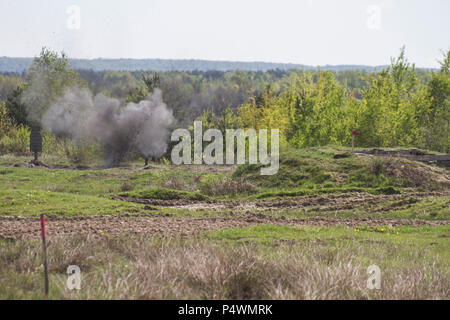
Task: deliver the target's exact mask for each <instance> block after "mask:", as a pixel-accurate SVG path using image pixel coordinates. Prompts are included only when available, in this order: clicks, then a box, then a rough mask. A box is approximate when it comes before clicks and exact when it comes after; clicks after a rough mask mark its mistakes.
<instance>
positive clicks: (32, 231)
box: [0, 215, 450, 239]
mask: <svg viewBox="0 0 450 320" xmlns="http://www.w3.org/2000/svg"><path fill="white" fill-rule="evenodd" d="M260 224H273V225H290V226H305V225H316V226H347V227H358V226H380V225H386V226H392V227H396V226H401V225H410V226H424V225H427V226H439V225H449V224H450V221H428V220H413V219H411V220H407V219H370V218H328V217H311V218H298V219H283V218H272V217H260V218H257V217H250V218H239V219H237V218H163V217H154V216H153V217H152V216H150V215H144V216H134V215H118V216H89V217H70V218H64V217H48V219H47V234H48V236H49V237H53V236H58V235H74V234H80V235H94V236H95V235H96V236H103V235H113V236H118V235H127V234H128V235H148V236H150V237H158V238H171V237H188V236H192V235H194V234H198V233H202V232H205V231H212V230H218V229H227V228H234V227H248V226H254V225H260ZM39 237H40V222H39V218H36V217H6V216H3V217H0V238H3V239H21V238H39Z"/></svg>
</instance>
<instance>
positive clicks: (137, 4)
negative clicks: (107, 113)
mask: <svg viewBox="0 0 450 320" xmlns="http://www.w3.org/2000/svg"><path fill="white" fill-rule="evenodd" d="M78 10H79V11H78ZM78 13H79V14H78ZM449 16H450V1H448V0H422V1H420V0H370V1H369V0H339V1H338V0H303V1H300V0H297V1H295V0H290V1H288V0H276V1H275V0H272V1H267V0H221V1H215V0H184V1H182V0H163V1H159V0H127V1H125V0H95V1H93V0H69V1H66V0H0V56H15V57H33V56H36V55H38V54H39V52H40V49H41V47H42V46H47V47H50V48H51V49H53V50H57V51H61V50H64V51H65V52H66V53H67V54H68V55H69V57H71V58H99V57H103V58H166V59H208V60H234V61H268V62H292V63H302V64H308V65H324V64H365V65H383V64H388V63H389V61H390V60H389V59H390V57H391V56H396V55H397V54H398V52H399V48H400V47H401V46H403V45H405V46H406V53H407V56H408V58H409V60H410V61H412V62H415V63H416V65H417V66H419V67H437V63H436V59H438V58H440V57H441V53H440V50H447V49H450V36H449V35H450V19H449ZM78 17H79V19H78Z"/></svg>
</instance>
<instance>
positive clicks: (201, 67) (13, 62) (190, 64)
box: [0, 57, 385, 72]
mask: <svg viewBox="0 0 450 320" xmlns="http://www.w3.org/2000/svg"><path fill="white" fill-rule="evenodd" d="M69 61H70V64H71V65H72V68H74V69H78V70H80V69H87V70H93V71H104V70H117V71H139V70H153V71H195V70H197V71H210V70H217V71H231V70H247V71H267V70H275V69H280V70H290V69H300V70H301V69H302V68H304V69H306V70H307V69H316V68H317V67H314V66H307V65H301V64H291V63H272V62H235V61H209V60H170V59H93V60H88V59H69ZM32 62H33V58H10V57H0V72H23V71H25V70H27V69H28V67H29V66H30V64H31V63H32ZM384 67H385V66H378V67H371V66H363V65H337V66H330V65H326V66H321V67H320V68H321V69H323V70H332V71H341V70H365V71H367V72H371V71H373V70H374V69H375V68H376V69H377V70H381V69H383V68H384Z"/></svg>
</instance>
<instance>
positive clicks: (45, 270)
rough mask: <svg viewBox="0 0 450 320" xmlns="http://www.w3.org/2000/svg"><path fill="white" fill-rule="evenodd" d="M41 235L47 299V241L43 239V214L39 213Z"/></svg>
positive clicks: (46, 295)
mask: <svg viewBox="0 0 450 320" xmlns="http://www.w3.org/2000/svg"><path fill="white" fill-rule="evenodd" d="M41 236H42V249H43V260H44V281H45V298H46V299H47V300H48V268H47V243H46V241H45V216H44V215H43V214H41Z"/></svg>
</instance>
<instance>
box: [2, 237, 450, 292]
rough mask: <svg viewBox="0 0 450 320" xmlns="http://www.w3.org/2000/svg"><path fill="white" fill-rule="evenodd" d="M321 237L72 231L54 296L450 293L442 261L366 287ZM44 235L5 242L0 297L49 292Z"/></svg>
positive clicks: (58, 256)
mask: <svg viewBox="0 0 450 320" xmlns="http://www.w3.org/2000/svg"><path fill="white" fill-rule="evenodd" d="M365 250H374V248H371V247H367V246H365V247H364V246H361V245H360V246H352V247H350V246H348V247H342V248H339V250H337V249H336V248H335V247H324V246H321V245H318V244H317V243H312V242H309V243H308V242H307V243H302V244H301V245H297V244H287V245H282V246H279V247H277V250H273V248H267V247H261V246H258V245H256V244H245V245H230V244H218V243H212V242H207V241H204V240H188V241H169V242H161V241H158V242H151V241H149V240H147V239H142V238H136V239H111V238H108V237H101V238H92V237H87V238H86V237H65V238H60V239H55V241H53V242H52V243H51V244H50V246H49V266H50V272H51V275H50V280H51V284H50V286H51V297H52V298H58V299H60V298H62V299H78V298H81V299H372V298H376V299H449V298H450V292H449V290H450V289H449V283H450V275H449V273H448V272H447V271H446V269H445V268H444V267H442V265H441V264H439V263H435V262H432V263H431V262H430V263H429V262H424V263H421V264H411V265H409V266H408V267H396V268H394V267H386V266H385V267H383V274H382V289H381V290H368V289H367V288H366V281H367V274H366V269H367V266H368V264H369V263H366V262H362V261H361V259H359V258H358V255H359V254H361V253H362V252H363V251H365ZM40 259H41V247H40V243H39V241H34V242H17V243H7V244H2V246H1V247H0V267H1V269H0V270H1V271H0V298H3V299H4V298H14V299H23V298H36V297H38V298H39V297H40V298H42V294H41V291H42V267H39V266H40ZM71 264H75V265H78V266H79V267H80V268H81V272H82V284H81V286H82V289H81V290H80V291H79V292H77V291H68V290H67V289H66V287H65V285H66V280H67V275H66V274H65V270H66V268H67V266H68V265H71Z"/></svg>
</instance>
